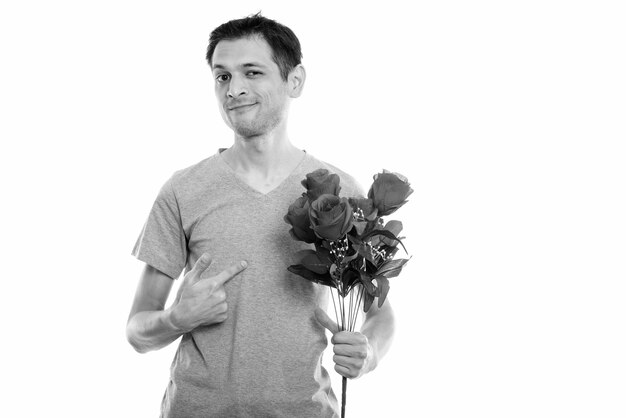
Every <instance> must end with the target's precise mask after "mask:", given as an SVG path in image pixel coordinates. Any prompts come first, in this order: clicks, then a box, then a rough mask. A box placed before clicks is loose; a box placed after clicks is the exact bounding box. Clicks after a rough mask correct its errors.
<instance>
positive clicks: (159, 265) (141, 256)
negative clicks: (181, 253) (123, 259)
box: [131, 249, 183, 280]
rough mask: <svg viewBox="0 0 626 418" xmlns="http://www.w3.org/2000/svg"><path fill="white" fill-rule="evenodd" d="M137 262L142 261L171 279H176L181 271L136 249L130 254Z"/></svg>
mask: <svg viewBox="0 0 626 418" xmlns="http://www.w3.org/2000/svg"><path fill="white" fill-rule="evenodd" d="M131 254H132V255H133V256H134V257H135V258H136V259H137V260H139V261H143V262H144V263H146V264H148V265H149V266H151V267H154V268H155V269H157V270H159V271H160V272H161V273H163V274H165V275H167V276H169V277H170V278H171V279H174V280H176V279H178V278H179V277H180V274H181V273H182V271H183V269H182V268H178V267H174V266H172V265H169V264H168V263H167V261H166V260H163V259H162V258H159V257H157V256H153V255H150V254H148V253H145V252H141V251H137V250H136V249H135V250H133V251H132V253H131Z"/></svg>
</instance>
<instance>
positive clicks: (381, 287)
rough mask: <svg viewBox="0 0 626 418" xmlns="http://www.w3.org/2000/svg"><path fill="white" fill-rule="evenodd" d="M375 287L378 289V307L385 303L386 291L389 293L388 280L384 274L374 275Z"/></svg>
mask: <svg viewBox="0 0 626 418" xmlns="http://www.w3.org/2000/svg"><path fill="white" fill-rule="evenodd" d="M376 284H377V286H376V289H377V290H378V292H377V293H378V295H377V296H378V307H379V308H380V307H381V306H383V303H385V299H386V298H387V293H389V280H387V278H386V277H385V276H376Z"/></svg>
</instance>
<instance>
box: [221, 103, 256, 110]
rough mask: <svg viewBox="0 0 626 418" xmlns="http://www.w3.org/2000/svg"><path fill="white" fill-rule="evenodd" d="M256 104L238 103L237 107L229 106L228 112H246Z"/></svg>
mask: <svg viewBox="0 0 626 418" xmlns="http://www.w3.org/2000/svg"><path fill="white" fill-rule="evenodd" d="M255 104H256V103H237V104H235V105H231V106H228V107H227V109H228V110H246V109H249V108H250V107H252V106H254V105H255Z"/></svg>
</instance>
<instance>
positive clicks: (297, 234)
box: [283, 195, 315, 244]
mask: <svg viewBox="0 0 626 418" xmlns="http://www.w3.org/2000/svg"><path fill="white" fill-rule="evenodd" d="M283 219H284V220H285V222H287V223H288V224H289V225H291V227H292V228H291V229H290V230H289V234H291V236H292V237H293V238H294V239H295V240H298V241H304V242H307V243H309V244H311V243H313V242H315V232H313V229H311V221H310V220H309V199H308V198H307V197H306V196H305V195H303V196H300V197H299V198H298V199H296V201H295V202H293V203H292V204H291V205H290V206H289V209H288V210H287V214H286V215H285V217H284V218H283Z"/></svg>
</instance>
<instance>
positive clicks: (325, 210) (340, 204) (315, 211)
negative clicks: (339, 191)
mask: <svg viewBox="0 0 626 418" xmlns="http://www.w3.org/2000/svg"><path fill="white" fill-rule="evenodd" d="M309 218H310V219H311V226H312V227H313V231H315V234H316V235H317V236H318V237H320V238H323V239H326V240H329V241H337V240H338V239H341V238H343V237H344V236H345V235H346V234H347V233H348V231H349V230H350V228H352V208H351V207H350V203H348V199H346V198H345V197H341V198H340V197H337V196H335V195H332V194H323V195H321V196H320V197H318V198H317V199H315V201H313V203H311V207H310V208H309Z"/></svg>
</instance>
